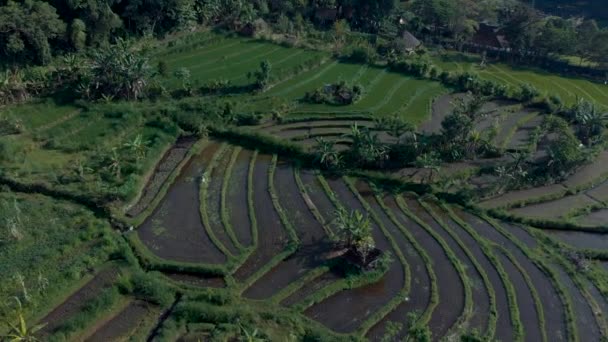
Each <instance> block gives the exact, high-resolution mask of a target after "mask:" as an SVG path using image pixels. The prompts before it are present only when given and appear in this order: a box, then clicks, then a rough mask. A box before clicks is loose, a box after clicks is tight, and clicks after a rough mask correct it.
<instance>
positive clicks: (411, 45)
mask: <svg viewBox="0 0 608 342" xmlns="http://www.w3.org/2000/svg"><path fill="white" fill-rule="evenodd" d="M396 44H397V45H398V46H399V50H400V51H402V52H404V53H407V54H411V53H413V52H414V51H416V50H417V49H418V48H420V47H422V42H421V41H419V40H418V38H416V37H414V35H413V34H412V33H411V32H410V31H407V30H406V31H403V33H401V34H400V35H399V37H398V38H397V39H396Z"/></svg>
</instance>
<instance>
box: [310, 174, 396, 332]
mask: <svg viewBox="0 0 608 342" xmlns="http://www.w3.org/2000/svg"><path fill="white" fill-rule="evenodd" d="M328 183H329V184H330V186H331V187H332V189H333V191H334V192H335V193H336V196H337V197H338V199H339V200H340V201H341V202H342V203H344V205H345V207H346V208H350V209H357V210H360V211H361V212H365V210H364V209H363V206H362V205H361V203H360V202H359V200H358V199H357V198H356V197H355V195H354V194H353V193H352V192H351V191H350V189H349V188H348V186H347V185H346V184H345V183H344V181H342V180H341V179H334V180H331V179H330V180H328ZM372 234H373V236H374V240H375V242H376V247H377V248H379V249H380V250H383V251H391V247H390V243H389V242H388V240H387V238H386V237H385V236H384V235H383V234H382V231H381V230H380V228H378V227H377V226H376V225H375V224H373V233H372ZM403 280H404V270H403V268H402V266H401V265H400V263H399V262H398V261H393V263H391V266H390V269H389V271H388V272H387V274H386V276H385V277H384V278H382V280H380V281H379V282H377V283H375V284H371V285H367V286H363V287H360V288H357V289H352V290H345V291H341V292H339V293H337V294H335V295H333V296H331V297H329V298H327V299H325V300H324V301H322V302H321V303H318V304H316V305H313V306H312V307H310V308H308V309H307V310H306V311H305V314H306V315H307V316H308V317H310V318H312V319H314V320H317V321H319V322H321V323H322V324H323V325H325V326H327V327H328V328H330V329H332V330H334V331H336V332H352V331H354V330H355V329H356V328H357V327H358V326H359V325H360V324H361V323H362V322H363V321H365V319H366V318H368V317H369V316H370V315H371V314H373V313H374V312H376V311H377V310H379V309H380V308H381V307H382V306H383V305H385V304H387V303H388V302H389V301H390V300H391V299H392V298H393V297H394V296H395V295H397V294H398V293H399V291H400V290H401V288H402V287H403V285H404V283H403ZM345 312H348V314H347V315H345V314H344V313H345Z"/></svg>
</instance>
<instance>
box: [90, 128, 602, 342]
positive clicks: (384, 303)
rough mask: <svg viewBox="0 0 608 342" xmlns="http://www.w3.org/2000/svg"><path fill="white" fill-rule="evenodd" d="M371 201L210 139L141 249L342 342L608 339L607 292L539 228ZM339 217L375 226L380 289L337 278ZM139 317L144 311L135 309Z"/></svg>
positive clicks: (143, 236)
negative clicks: (422, 329)
mask: <svg viewBox="0 0 608 342" xmlns="http://www.w3.org/2000/svg"><path fill="white" fill-rule="evenodd" d="M290 127H292V128H294V129H298V126H290ZM284 131H287V129H286V128H285V129H284ZM373 189H374V187H373V186H371V185H370V184H369V183H367V182H365V181H363V180H359V179H354V178H348V177H345V178H331V177H325V176H324V175H322V174H321V173H319V172H317V171H314V170H303V169H299V168H298V167H296V166H294V165H293V164H291V163H290V162H288V161H286V160H283V159H282V158H280V157H278V156H271V155H264V154H261V153H258V152H255V151H249V150H246V149H242V148H238V147H235V146H231V145H227V144H225V143H222V142H220V141H209V142H208V143H207V144H206V145H205V148H204V149H203V151H202V152H201V153H200V154H199V155H197V156H195V157H193V158H192V160H191V161H190V162H189V164H188V166H186V167H185V168H184V169H183V170H182V174H181V175H180V176H179V177H177V179H176V180H175V182H174V183H173V184H172V185H171V187H170V188H169V190H168V192H167V194H166V195H165V196H164V197H163V198H162V200H161V201H160V203H159V205H158V207H157V209H156V210H155V211H154V213H153V214H152V215H151V216H150V217H149V218H148V219H147V220H146V221H145V223H144V224H143V225H142V226H140V227H139V228H137V229H136V231H134V232H132V233H131V234H130V241H131V242H132V243H133V244H134V246H135V248H139V249H143V251H144V252H143V255H148V257H147V259H148V261H151V264H152V265H181V266H183V267H187V269H188V270H190V271H189V272H191V271H193V270H198V271H197V272H198V273H199V275H197V276H194V275H192V274H191V273H190V275H188V274H186V273H183V274H182V272H180V271H172V272H166V275H167V277H169V278H170V279H172V280H174V281H176V282H177V283H178V284H180V283H186V284H188V286H191V285H193V284H195V285H196V286H198V287H202V288H217V287H223V286H227V287H228V288H229V289H233V290H234V291H236V293H239V294H240V296H242V297H243V298H245V299H253V300H261V301H264V302H265V303H267V304H268V305H276V306H277V308H282V309H285V310H289V311H291V312H293V313H295V314H299V315H301V317H302V318H303V319H310V320H313V321H317V322H318V323H319V324H320V325H321V326H323V327H325V328H326V329H329V330H331V331H333V332H335V333H340V334H353V335H358V336H366V337H368V338H370V339H372V340H379V339H380V338H382V336H384V335H385V333H387V331H388V329H389V326H391V327H392V326H393V324H389V323H391V322H392V323H399V324H400V325H399V326H400V329H399V330H398V333H397V336H396V338H404V337H405V336H406V335H407V330H408V328H409V326H408V324H410V323H412V322H415V323H417V324H427V325H428V326H429V328H430V330H431V331H432V332H433V339H434V340H439V339H441V338H444V337H445V338H448V337H450V336H454V337H457V336H459V335H460V334H462V333H466V332H470V331H472V330H476V331H478V332H480V333H481V335H482V336H485V337H486V338H490V339H499V340H502V341H512V340H515V341H523V340H526V341H528V340H529V341H571V340H574V339H575V338H578V339H579V340H581V341H583V340H584V341H592V340H593V341H595V340H599V338H600V337H601V336H602V335H605V334H606V330H605V329H606V322H605V318H604V317H603V316H601V315H598V314H596V313H595V311H594V308H596V307H598V305H603V304H605V298H604V297H603V296H602V295H601V294H600V291H599V290H598V288H596V287H595V285H592V283H591V281H590V280H587V279H586V278H584V276H581V275H577V274H574V273H572V272H570V269H568V268H566V267H565V266H564V265H565V264H562V263H561V262H560V259H559V258H558V259H554V258H553V256H552V255H549V254H548V253H551V250H550V249H549V250H545V249H542V250H541V249H539V248H538V242H537V235H535V234H532V233H531V232H530V231H529V230H528V229H529V228H525V227H520V226H514V225H510V224H507V223H504V222H498V221H495V220H492V219H489V218H487V217H484V216H476V215H474V214H472V213H469V212H467V211H465V210H464V209H462V208H460V207H458V206H452V205H447V204H443V203H440V202H437V201H436V200H434V199H432V198H420V197H418V196H417V195H414V194H408V193H404V194H398V195H396V194H387V193H383V192H377V191H375V190H373ZM339 207H345V208H349V209H357V210H360V211H362V212H364V213H366V214H367V215H369V217H370V219H371V223H372V228H373V236H374V239H375V242H376V245H377V247H378V248H380V249H381V250H383V251H385V252H390V254H391V256H392V261H391V262H390V264H389V269H388V271H387V272H386V273H385V274H384V275H382V276H381V278H380V279H377V280H375V281H372V282H371V283H369V282H367V283H366V282H364V283H360V284H359V283H351V282H350V281H349V280H348V279H347V278H345V277H344V275H343V274H342V273H340V272H339V271H338V270H336V269H333V268H332V267H331V266H330V265H331V260H332V259H333V258H336V256H335V255H333V254H332V251H333V243H332V239H333V238H334V237H335V234H336V233H337V232H336V231H335V227H334V226H333V224H332V220H333V218H334V212H335V210H336V209H337V208H339ZM140 252H141V251H140ZM211 272H212V273H213V274H215V275H214V276H211ZM205 274H208V275H205ZM218 276H219V277H218ZM221 278H224V279H226V283H223V282H222V281H221V280H220V279H221ZM205 279H208V280H207V281H205ZM133 305H135V307H133V308H132V310H136V309H137V310H138V311H141V310H140V309H141V308H139V307H138V306H137V303H131V304H129V306H127V307H126V308H125V309H124V310H131V309H129V308H131V307H132V306H133ZM142 314H143V312H142ZM408 317H414V320H413V321H412V320H411V319H409V318H408ZM111 323H112V321H109V322H108V324H111ZM118 330H120V329H118ZM98 331H101V332H103V329H102V330H98Z"/></svg>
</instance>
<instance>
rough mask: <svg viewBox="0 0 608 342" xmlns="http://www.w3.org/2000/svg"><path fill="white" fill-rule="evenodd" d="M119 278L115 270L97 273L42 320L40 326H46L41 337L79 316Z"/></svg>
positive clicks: (41, 332)
mask: <svg viewBox="0 0 608 342" xmlns="http://www.w3.org/2000/svg"><path fill="white" fill-rule="evenodd" d="M117 278H118V270H117V269H115V268H107V269H104V270H102V271H101V272H99V273H97V274H96V275H95V277H94V278H93V279H91V280H90V281H89V282H88V283H86V284H85V285H84V286H83V287H82V288H80V289H79V290H78V291H76V292H75V293H74V294H72V295H71V296H70V297H69V298H68V299H66V300H65V301H64V302H63V303H61V304H60V305H59V306H57V307H56V308H55V309H53V311H51V312H50V313H49V314H47V315H46V316H45V317H44V318H43V319H41V320H40V322H39V323H40V324H46V326H45V327H44V328H43V329H42V330H41V331H40V335H41V336H42V337H44V336H48V335H50V334H51V333H53V332H54V331H55V330H56V329H57V328H59V327H60V326H61V324H62V323H63V322H65V321H66V320H67V319H69V318H71V317H72V316H74V315H76V314H78V313H79V312H80V311H81V310H82V309H83V308H84V306H85V305H86V304H87V302H88V301H90V300H92V299H94V298H95V297H96V296H97V295H99V294H100V293H101V291H103V289H105V288H108V287H110V286H112V284H113V283H114V281H115V280H116V279H117Z"/></svg>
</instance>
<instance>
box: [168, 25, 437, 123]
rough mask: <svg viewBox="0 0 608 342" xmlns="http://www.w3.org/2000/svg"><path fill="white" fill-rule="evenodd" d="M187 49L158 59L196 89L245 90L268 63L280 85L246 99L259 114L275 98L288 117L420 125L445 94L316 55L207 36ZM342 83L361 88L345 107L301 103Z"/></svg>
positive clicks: (380, 70) (420, 82) (416, 82)
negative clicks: (217, 83) (366, 118)
mask: <svg viewBox="0 0 608 342" xmlns="http://www.w3.org/2000/svg"><path fill="white" fill-rule="evenodd" d="M192 44H193V46H192V47H191V48H187V46H186V48H183V49H182V50H186V51H181V52H172V50H171V49H170V48H168V49H167V51H166V52H165V53H163V54H161V55H159V56H158V57H157V58H158V59H159V60H161V59H162V60H163V61H165V62H166V63H167V64H168V66H169V70H171V71H172V72H173V71H175V70H177V69H178V68H187V69H188V70H190V72H191V78H192V81H193V82H195V83H197V84H201V85H202V84H205V83H208V82H210V81H213V80H219V79H222V80H228V81H230V82H231V83H232V84H233V85H236V86H244V85H247V84H249V83H250V80H248V79H247V73H248V72H250V71H253V70H256V69H257V68H259V65H260V62H261V61H264V60H267V61H268V62H270V64H271V66H272V75H274V76H276V77H278V78H279V81H278V82H275V83H274V84H272V85H271V89H270V90H268V91H266V92H265V93H264V94H263V95H262V96H259V97H258V98H254V99H251V98H247V99H246V100H248V101H249V100H250V101H252V103H253V104H252V105H253V106H254V108H257V109H259V110H268V100H269V99H270V98H280V99H282V100H285V101H289V102H293V103H294V104H295V108H294V109H293V110H292V114H293V115H310V114H318V115H322V114H326V115H330V114H331V115H339V114H344V115H348V114H360V115H361V114H363V115H399V116H402V117H403V118H405V119H407V120H409V121H411V122H412V123H420V122H422V121H424V120H425V119H426V118H427V117H428V115H429V112H430V109H431V104H432V102H433V99H434V98H436V97H437V96H439V95H441V94H444V93H447V92H448V90H447V89H446V88H445V87H443V86H442V85H441V84H440V83H437V82H430V81H427V80H419V79H415V78H410V77H405V76H403V75H400V74H397V73H393V72H389V71H388V70H386V69H383V68H380V67H372V66H367V65H360V64H350V63H343V62H339V61H336V60H333V59H331V58H330V57H329V56H328V55H327V54H326V53H323V52H318V51H312V50H305V49H297V48H287V47H282V46H279V45H276V44H272V43H266V42H260V41H255V40H251V39H245V38H226V37H222V36H215V35H212V34H209V35H207V36H203V37H201V38H200V39H199V41H198V42H193V43H192ZM311 61H313V62H315V63H312V64H314V65H312V66H311V67H309V69H308V70H306V69H304V70H300V72H299V73H297V74H295V75H291V76H292V77H287V76H286V75H288V74H289V72H290V71H291V70H293V69H294V68H297V67H298V66H301V65H304V64H306V63H308V62H311ZM292 73H293V72H292ZM281 75H284V76H285V77H283V76H281ZM170 79H171V80H170V82H169V83H170V84H171V85H172V86H173V87H179V86H181V83H180V81H179V80H178V79H177V78H175V77H173V76H170ZM341 80H344V81H348V82H354V83H358V84H360V85H362V86H363V88H364V96H363V97H362V98H361V99H360V100H359V101H358V102H357V103H355V104H353V105H348V106H331V105H316V104H305V103H302V102H301V100H302V99H303V97H304V95H305V94H306V92H309V91H312V90H315V89H317V88H319V87H322V86H324V85H326V84H330V83H336V82H338V81H341Z"/></svg>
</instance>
